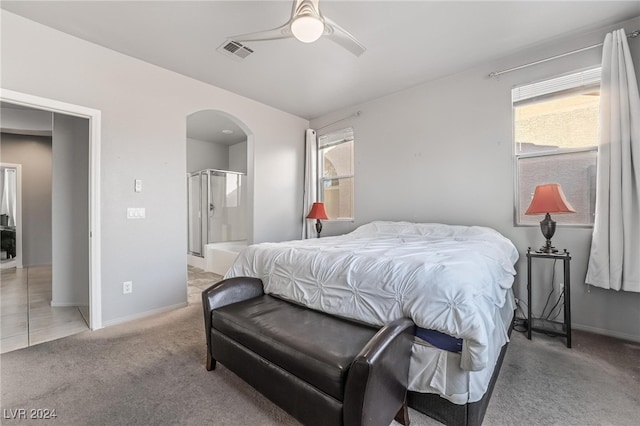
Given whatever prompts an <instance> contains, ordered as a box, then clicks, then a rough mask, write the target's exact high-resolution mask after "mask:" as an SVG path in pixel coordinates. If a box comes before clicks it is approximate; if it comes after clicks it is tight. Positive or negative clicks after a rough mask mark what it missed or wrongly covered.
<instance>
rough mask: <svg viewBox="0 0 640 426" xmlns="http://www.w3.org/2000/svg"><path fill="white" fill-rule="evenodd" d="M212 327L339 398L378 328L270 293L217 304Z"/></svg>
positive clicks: (341, 396)
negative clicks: (349, 371)
mask: <svg viewBox="0 0 640 426" xmlns="http://www.w3.org/2000/svg"><path fill="white" fill-rule="evenodd" d="M211 326H212V328H213V329H216V330H218V331H220V332H221V333H223V334H225V335H227V336H228V337H230V338H232V339H234V340H235V341H236V342H238V343H240V344H241V345H243V346H245V347H246V348H247V349H249V350H251V351H253V352H255V353H258V354H260V355H261V356H262V357H263V358H265V359H267V360H269V361H270V362H272V363H274V364H276V365H278V366H279V367H281V368H283V369H285V370H286V371H289V372H290V373H291V374H293V375H295V376H297V377H299V378H300V379H302V380H304V381H306V382H307V383H309V384H311V385H313V386H315V387H316V388H318V389H320V390H322V391H323V392H325V393H327V394H328V395H331V396H332V397H334V398H336V399H337V400H339V401H343V399H344V384H345V381H346V375H347V373H348V368H349V365H350V364H351V362H352V361H353V359H354V358H355V357H356V355H358V353H359V352H360V350H361V349H362V348H363V347H364V346H365V345H366V344H367V342H368V341H369V340H370V339H371V338H372V337H373V336H374V335H375V334H376V332H377V331H378V329H377V328H375V327H371V326H367V325H363V324H360V323H356V322H353V321H349V320H345V319H341V318H338V317H335V316H330V315H327V314H324V313H322V312H318V311H313V310H311V309H308V308H305V307H302V306H299V305H295V304H292V303H288V302H284V301H282V300H280V299H278V298H275V297H272V296H269V295H263V296H259V297H255V298H253V299H249V300H245V301H243V302H239V303H234V304H232V305H227V306H224V307H222V308H218V309H216V310H215V311H213V313H212V318H211Z"/></svg>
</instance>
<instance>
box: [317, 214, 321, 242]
mask: <svg viewBox="0 0 640 426" xmlns="http://www.w3.org/2000/svg"><path fill="white" fill-rule="evenodd" d="M316 232H317V233H318V238H320V233H321V232H322V222H320V219H316Z"/></svg>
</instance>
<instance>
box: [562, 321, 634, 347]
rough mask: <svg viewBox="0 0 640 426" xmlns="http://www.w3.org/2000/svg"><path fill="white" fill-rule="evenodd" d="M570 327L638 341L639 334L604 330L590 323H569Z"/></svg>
mask: <svg viewBox="0 0 640 426" xmlns="http://www.w3.org/2000/svg"><path fill="white" fill-rule="evenodd" d="M571 328H573V329H574V330H582V331H588V332H590V333H595V334H602V335H603V336H610V337H615V338H618V339H622V340H629V341H631V342H638V343H640V336H637V335H633V334H627V333H620V332H618V331H611V330H605V329H604V328H598V327H592V326H590V325H582V324H571Z"/></svg>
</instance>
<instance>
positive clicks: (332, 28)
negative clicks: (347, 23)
mask: <svg viewBox="0 0 640 426" xmlns="http://www.w3.org/2000/svg"><path fill="white" fill-rule="evenodd" d="M323 19H324V25H325V30H324V35H325V36H327V38H329V39H330V40H332V41H333V42H335V43H337V44H339V45H340V46H342V47H344V48H345V49H347V50H348V51H349V52H351V53H353V54H354V55H356V56H360V55H362V54H363V53H364V52H365V50H367V48H366V47H364V46H363V45H362V43H360V42H359V41H358V40H357V39H356V38H355V37H354V36H353V35H351V33H349V31H347V30H345V29H344V28H342V27H341V26H340V25H338V24H336V23H335V22H333V21H332V20H331V19H329V18H327V17H326V16H323Z"/></svg>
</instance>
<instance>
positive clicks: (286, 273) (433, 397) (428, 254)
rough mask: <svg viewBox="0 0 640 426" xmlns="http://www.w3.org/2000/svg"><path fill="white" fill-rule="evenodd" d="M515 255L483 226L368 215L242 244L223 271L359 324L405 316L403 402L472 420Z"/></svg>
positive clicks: (486, 387)
mask: <svg viewBox="0 0 640 426" xmlns="http://www.w3.org/2000/svg"><path fill="white" fill-rule="evenodd" d="M517 259H518V252H517V250H516V248H515V247H514V245H513V244H512V243H511V241H509V240H508V239H507V238H505V237H504V236H502V235H501V234H500V233H499V232H497V231H495V230H493V229H490V228H486V227H479V226H454V225H444V224H435V223H409V222H386V221H377V222H371V223H369V224H366V225H362V226H360V227H359V228H357V229H356V230H355V231H353V232H351V233H349V234H345V235H341V236H336V237H325V238H320V239H309V240H298V241H288V242H282V243H262V244H255V245H252V246H249V247H247V248H246V249H244V250H243V251H242V252H241V253H240V255H239V256H238V258H237V259H236V261H235V263H234V264H233V266H232V267H231V269H230V270H229V271H228V272H227V274H226V275H225V278H230V277H237V276H250V277H256V278H261V279H262V281H263V282H264V290H265V293H268V294H272V295H275V296H277V297H281V298H283V299H287V300H291V301H293V302H296V303H300V304H302V305H305V306H307V307H309V308H312V309H316V310H320V311H324V312H327V313H330V314H333V315H338V316H343V317H347V318H351V319H355V320H359V321H363V322H366V323H369V324H374V325H379V326H382V325H384V324H386V323H388V322H390V321H393V320H395V319H397V318H401V317H411V319H412V320H413V321H414V322H415V324H416V326H417V327H419V328H418V330H419V331H418V332H416V337H415V339H414V343H413V348H412V358H411V363H410V371H409V391H410V394H409V403H410V405H411V406H413V407H414V408H416V409H418V410H419V411H421V412H424V413H425V414H427V415H430V416H432V417H434V418H436V419H438V420H440V421H442V422H444V423H447V424H479V423H481V422H482V417H483V416H484V411H485V409H486V405H487V403H488V398H489V397H490V394H491V390H492V387H493V384H494V383H495V379H496V377H497V373H498V371H499V366H500V363H501V361H502V357H503V356H504V352H505V349H506V344H507V342H508V340H509V332H510V324H511V323H512V318H513V311H514V306H515V304H514V301H513V293H512V290H511V287H512V284H513V280H514V276H515V273H516V271H515V269H514V265H515V263H516V261H517Z"/></svg>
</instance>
